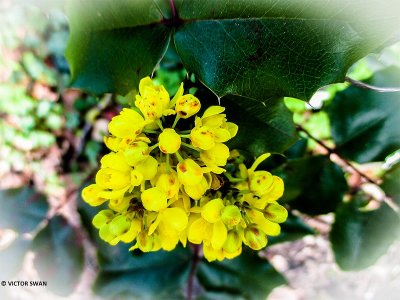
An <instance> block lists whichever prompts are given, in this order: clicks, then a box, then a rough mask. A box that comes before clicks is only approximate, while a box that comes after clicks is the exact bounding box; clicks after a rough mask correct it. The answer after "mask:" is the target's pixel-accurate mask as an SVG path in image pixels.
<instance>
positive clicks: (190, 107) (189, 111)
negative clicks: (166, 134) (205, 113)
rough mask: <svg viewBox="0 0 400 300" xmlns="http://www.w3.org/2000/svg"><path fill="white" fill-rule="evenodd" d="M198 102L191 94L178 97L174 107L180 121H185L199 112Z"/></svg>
mask: <svg viewBox="0 0 400 300" xmlns="http://www.w3.org/2000/svg"><path fill="white" fill-rule="evenodd" d="M200 107H201V105H200V100H199V99H197V98H196V97H195V96H193V95H191V94H187V95H183V96H182V97H180V98H179V99H178V100H177V102H176V105H175V111H176V113H177V115H178V116H179V117H180V118H182V119H187V118H189V117H191V116H193V115H195V114H197V113H198V112H199V110H200Z"/></svg>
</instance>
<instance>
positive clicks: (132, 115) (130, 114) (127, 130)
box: [108, 108, 148, 150]
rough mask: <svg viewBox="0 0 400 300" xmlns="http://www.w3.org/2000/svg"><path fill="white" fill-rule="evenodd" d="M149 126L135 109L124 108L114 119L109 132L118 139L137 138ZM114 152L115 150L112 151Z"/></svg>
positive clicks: (109, 126)
mask: <svg viewBox="0 0 400 300" xmlns="http://www.w3.org/2000/svg"><path fill="white" fill-rule="evenodd" d="M146 124H148V122H145V120H144V119H143V117H142V116H141V115H140V114H139V113H138V112H136V111H134V110H133V109H129V108H124V109H123V110H122V111H121V113H120V114H119V115H117V116H115V117H113V118H112V120H111V122H110V123H109V124H108V130H109V131H110V133H111V134H112V135H113V136H115V137H117V138H133V139H134V138H135V137H136V136H138V135H139V134H140V133H141V132H142V129H143V127H144V126H145V125H146ZM112 150H113V149H112Z"/></svg>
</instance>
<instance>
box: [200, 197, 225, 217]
mask: <svg viewBox="0 0 400 300" xmlns="http://www.w3.org/2000/svg"><path fill="white" fill-rule="evenodd" d="M223 208H224V203H223V201H222V199H219V198H217V199H213V200H211V201H209V202H207V203H206V204H205V205H204V206H203V208H202V209H201V216H202V217H203V219H205V220H206V221H208V222H210V223H215V222H217V221H218V220H219V219H220V218H221V210H222V209H223Z"/></svg>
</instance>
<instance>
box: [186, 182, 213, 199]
mask: <svg viewBox="0 0 400 300" xmlns="http://www.w3.org/2000/svg"><path fill="white" fill-rule="evenodd" d="M209 187H210V186H209V184H208V183H207V180H206V178H205V177H203V179H202V180H201V181H200V183H199V184H195V185H185V186H184V188H185V192H186V194H188V196H189V197H190V198H192V199H194V200H199V199H200V198H201V197H202V196H203V195H204V193H205V192H206V191H207V190H208V189H209Z"/></svg>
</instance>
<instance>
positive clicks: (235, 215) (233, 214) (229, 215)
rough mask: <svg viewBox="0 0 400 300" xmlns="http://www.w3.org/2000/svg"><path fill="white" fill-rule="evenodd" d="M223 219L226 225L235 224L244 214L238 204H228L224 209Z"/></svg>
mask: <svg viewBox="0 0 400 300" xmlns="http://www.w3.org/2000/svg"><path fill="white" fill-rule="evenodd" d="M221 219H222V221H223V222H224V223H225V225H228V226H235V225H238V224H239V223H240V221H241V220H242V214H241V213H240V210H239V208H238V207H237V206H236V205H228V206H225V207H224V208H223V209H222V215H221Z"/></svg>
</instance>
